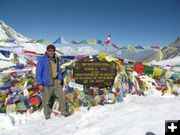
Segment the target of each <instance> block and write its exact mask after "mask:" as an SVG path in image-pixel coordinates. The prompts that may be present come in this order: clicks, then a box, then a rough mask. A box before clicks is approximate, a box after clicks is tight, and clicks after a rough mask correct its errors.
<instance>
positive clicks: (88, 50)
mask: <svg viewBox="0 0 180 135" xmlns="http://www.w3.org/2000/svg"><path fill="white" fill-rule="evenodd" d="M59 49H60V51H61V52H63V55H71V56H72V55H96V54H98V53H99V51H98V50H96V49H94V48H92V47H90V46H80V47H75V48H73V47H70V46H67V47H59Z"/></svg>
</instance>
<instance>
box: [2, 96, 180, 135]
mask: <svg viewBox="0 0 180 135" xmlns="http://www.w3.org/2000/svg"><path fill="white" fill-rule="evenodd" d="M178 104H180V97H172V96H169V97H168V96H160V95H149V96H145V97H139V96H128V97H126V99H125V101H124V102H121V103H116V104H113V105H105V106H96V107H93V108H91V109H90V110H89V111H88V110H87V109H86V108H81V111H80V112H75V114H73V115H72V116H70V117H66V118H65V117H62V116H61V117H52V118H51V119H50V120H45V119H44V117H43V114H42V112H41V113H39V112H37V113H34V114H32V115H25V114H24V115H20V114H18V115H17V114H10V115H9V116H5V115H3V114H0V121H1V123H0V134H1V135H12V134H13V135H24V134H26V135H32V134H34V135H44V134H46V135H84V134H87V135H132V134H133V135H145V134H146V133H147V132H153V133H155V134H156V135H164V134H165V120H177V119H180V113H179V112H180V107H179V106H178Z"/></svg>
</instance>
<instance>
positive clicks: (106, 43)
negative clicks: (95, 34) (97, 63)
mask: <svg viewBox="0 0 180 135" xmlns="http://www.w3.org/2000/svg"><path fill="white" fill-rule="evenodd" d="M110 40H111V33H110V34H109V35H108V37H107V39H106V41H105V42H104V44H103V45H108V44H109V43H110Z"/></svg>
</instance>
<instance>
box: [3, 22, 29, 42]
mask: <svg viewBox="0 0 180 135" xmlns="http://www.w3.org/2000/svg"><path fill="white" fill-rule="evenodd" d="M0 39H16V40H18V41H28V40H30V38H27V37H25V36H23V35H22V34H20V33H18V32H16V31H15V30H13V29H12V28H11V27H9V26H7V25H6V24H5V23H4V22H3V21H1V20H0Z"/></svg>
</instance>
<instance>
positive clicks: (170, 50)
mask: <svg viewBox="0 0 180 135" xmlns="http://www.w3.org/2000/svg"><path fill="white" fill-rule="evenodd" d="M176 46H180V37H177V39H176V40H175V41H174V42H172V43H171V44H169V45H168V46H167V47H164V48H163V49H162V53H163V58H162V59H163V60H166V59H170V58H174V57H176V56H180V49H178V48H176Z"/></svg>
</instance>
